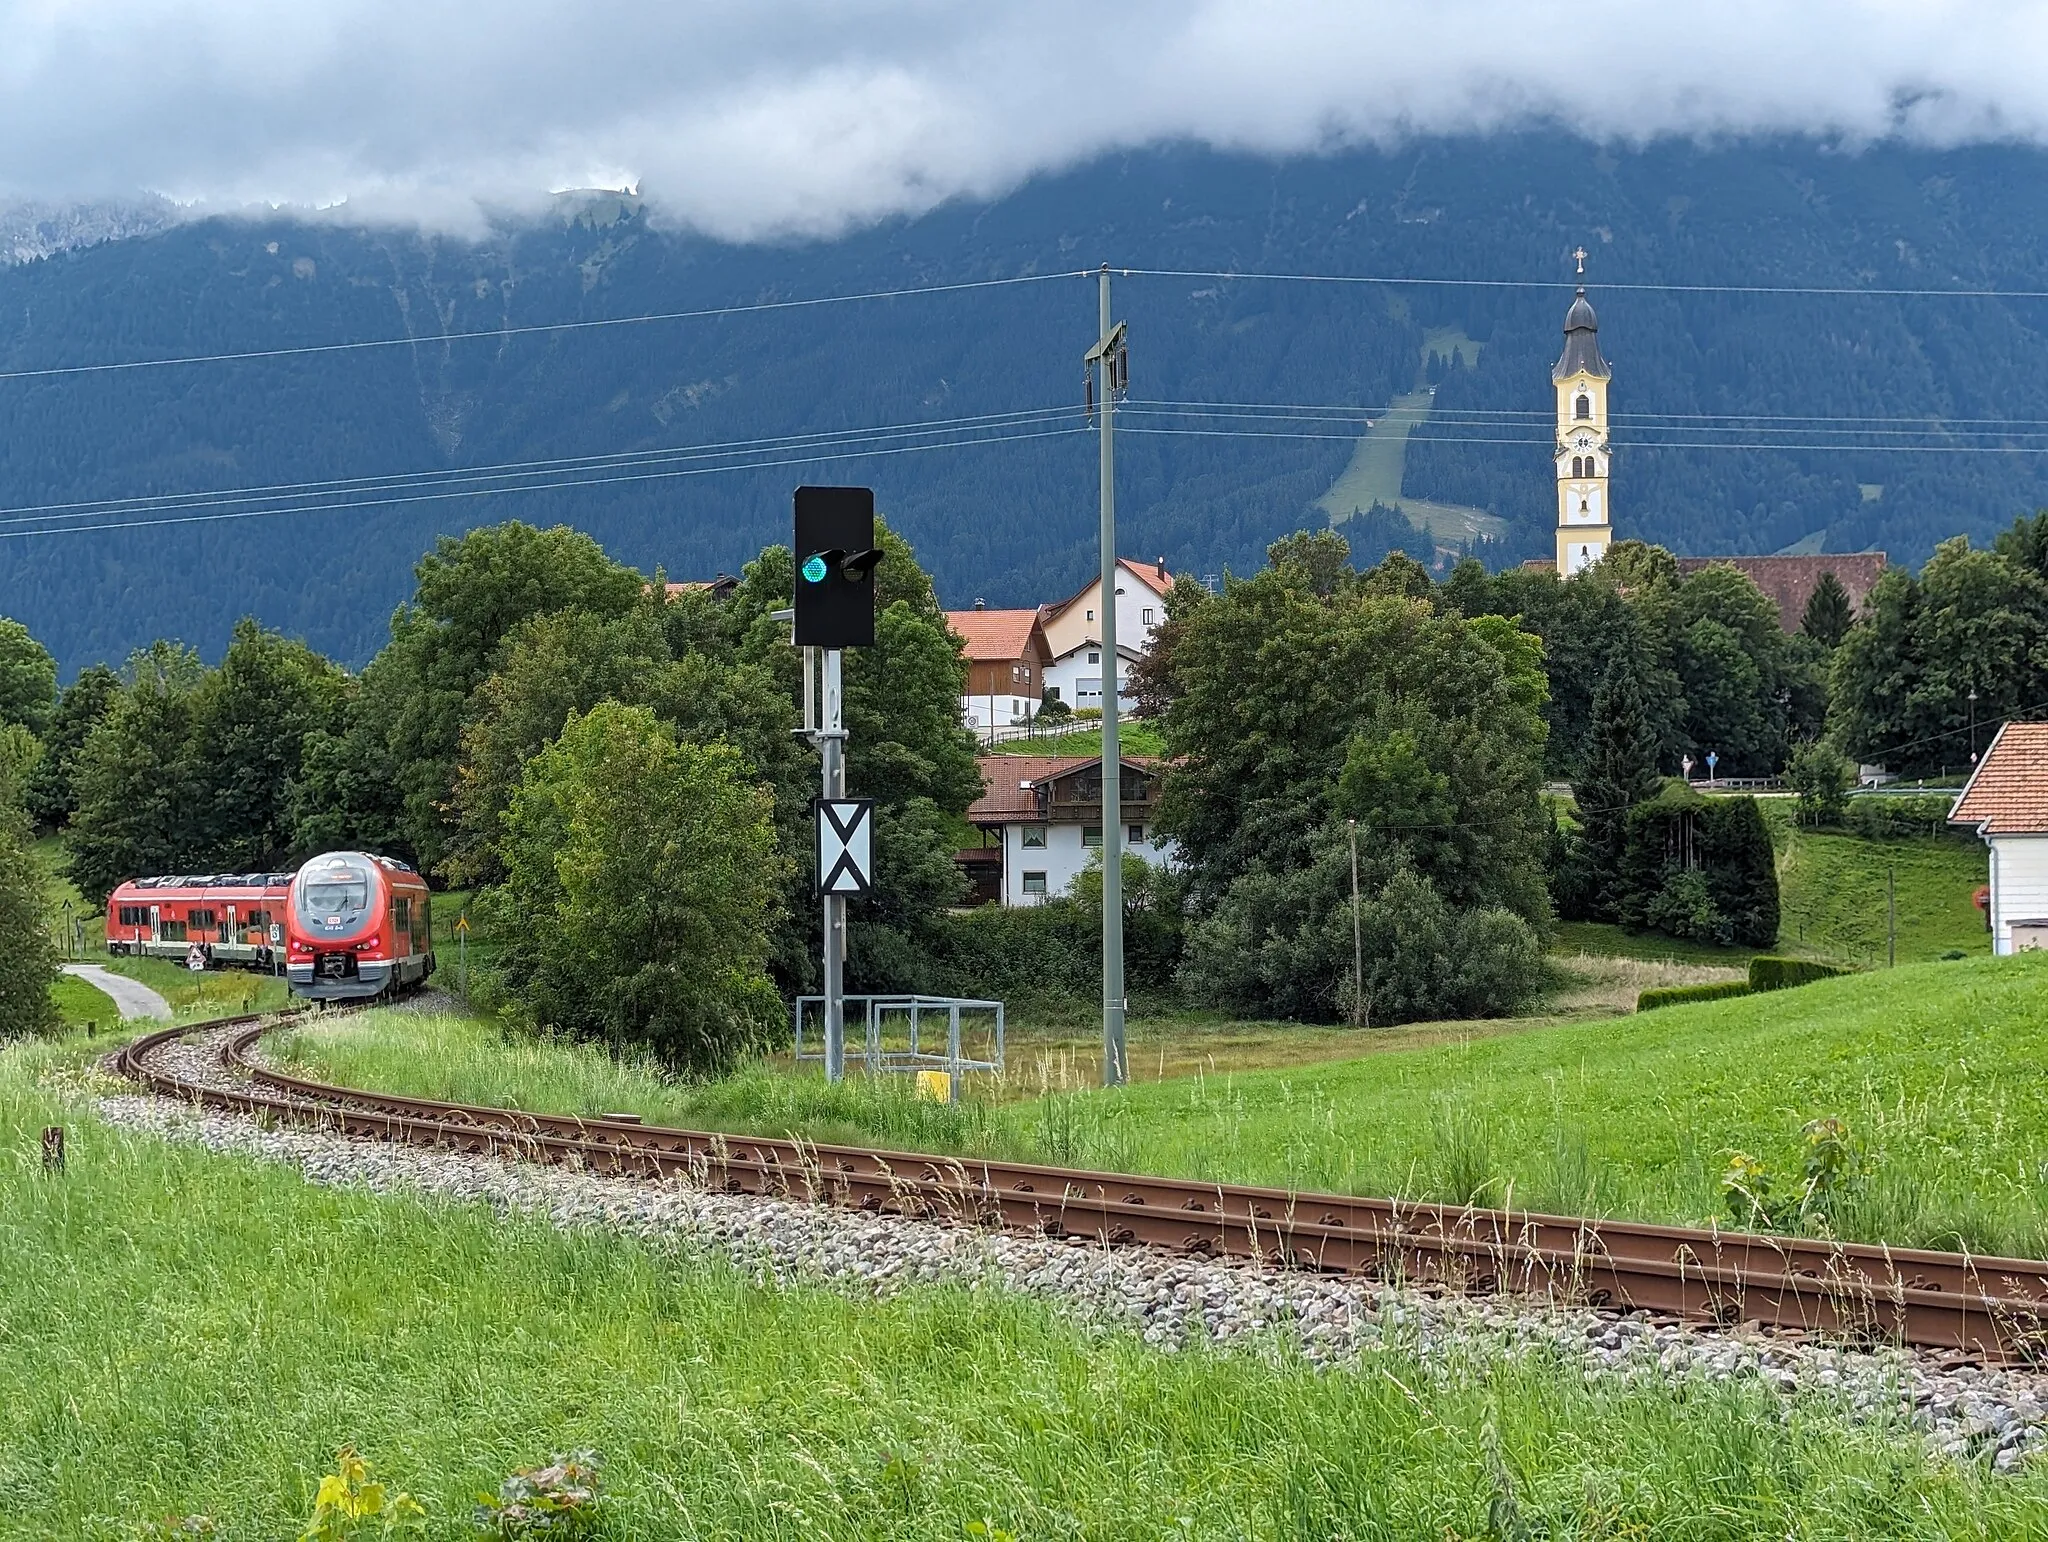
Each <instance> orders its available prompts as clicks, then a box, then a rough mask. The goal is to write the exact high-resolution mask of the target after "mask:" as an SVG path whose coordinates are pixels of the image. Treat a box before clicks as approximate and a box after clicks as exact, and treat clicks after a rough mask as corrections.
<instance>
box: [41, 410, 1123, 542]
mask: <svg viewBox="0 0 2048 1542" xmlns="http://www.w3.org/2000/svg"><path fill="white" fill-rule="evenodd" d="M1079 432H1083V430H1082V429H1081V428H1079V427H1078V426H1076V427H1074V428H1050V429H1033V430H1029V431H1026V432H1018V433H997V434H986V435H982V436H979V437H975V438H960V439H955V440H951V441H940V442H935V443H931V444H910V445H882V446H871V447H864V448H860V449H854V450H847V451H843V452H837V453H833V454H799V455H792V456H785V457H781V458H778V459H772V460H744V461H736V462H734V463H732V464H730V465H723V466H683V467H673V468H670V469H667V470H660V471H643V472H635V473H633V474H631V475H622V476H597V477H582V478H578V479H575V480H571V481H557V482H532V483H526V484H523V485H520V486H514V487H480V488H443V489H440V490H437V491H430V492H422V493H410V494H406V495H404V496H400V497H388V498H365V499H356V500H353V501H350V502H345V503H326V504H294V505H291V506H289V507H283V508H267V509H230V510H227V511H224V512H218V513H201V514H193V513H188V512H179V513H176V514H173V515H167V516H165V517H162V518H151V519H122V520H118V521H112V522H108V523H104V524H97V525H56V526H49V527H46V528H42V529H30V530H0V541H10V540H20V539H23V538H26V537H30V536H43V535H96V534H99V533H100V532H102V531H108V530H140V529H150V528H155V527H157V526H163V525H193V524H208V523H213V522H216V521H220V520H229V519H261V518H266V517H269V516H273V515H285V514H300V515H311V514H336V513H345V512H347V511H348V510H351V509H369V508H391V507H397V506H400V505H404V504H410V503H436V502H442V501H445V500H450V499H456V498H463V499H467V498H498V497H505V496H508V495H510V494H514V493H535V492H557V491H561V490H564V489H568V488H577V487H601V486H605V485H609V484H614V483H621V482H655V481H666V480H670V479H673V478H677V477H696V476H714V475H718V474H721V473H725V472H734V471H765V470H772V469H773V468H775V467H778V466H809V465H818V464H823V463H827V462H832V461H842V460H864V459H869V458H875V457H880V456H884V455H915V454H919V453H922V452H924V451H927V450H964V449H972V448H974V447H975V446H977V445H984V444H1008V443H1011V442H1014V441H1016V440H1020V439H1050V438H1054V437H1057V436H1060V435H1064V434H1072V433H1079Z"/></svg>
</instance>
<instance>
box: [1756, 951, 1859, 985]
mask: <svg viewBox="0 0 2048 1542" xmlns="http://www.w3.org/2000/svg"><path fill="white" fill-rule="evenodd" d="M1848 972H1849V971H1848V970H1846V969H1844V968H1842V967H1841V966H1840V965H1839V964H1822V963H1818V962H1816V961H1815V960H1813V959H1810V958H1776V957H1773V956H1772V955H1770V954H1768V953H1759V954H1758V955H1757V956H1756V957H1755V958H1753V959H1751V960H1750V961H1749V988H1750V989H1751V990H1753V991H1781V990H1787V989H1789V988H1790V987H1792V986H1794V985H1811V984H1812V983H1813V982H1814V981H1815V980H1827V979H1832V978H1833V977H1834V976H1836V975H1838V974H1847V973H1848Z"/></svg>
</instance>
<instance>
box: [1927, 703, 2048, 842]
mask: <svg viewBox="0 0 2048 1542" xmlns="http://www.w3.org/2000/svg"><path fill="white" fill-rule="evenodd" d="M1948 822H1949V823H1950V824H1952V825H1974V826H1978V827H1980V828H1982V830H1983V832H1984V833H1985V834H1986V835H2048V723H2007V724H2006V725H2005V726H2004V727H2002V728H2000V729H1999V730H1998V736H1997V737H1996V738H1994V739H1993V740H1992V741H1991V748H1990V749H1988V750H1986V751H1985V752H1984V758H1983V759H1982V760H1980V761H1978V762H1977V769H1976V770H1975V771H1973V772H1971V773H1970V780H1969V783H1968V784H1967V785H1966V786H1965V787H1964V788H1963V795H1962V796H1961V797H1960V798H1958V799H1956V806H1955V807H1954V808H1953V809H1951V810H1950V811H1949V816H1948Z"/></svg>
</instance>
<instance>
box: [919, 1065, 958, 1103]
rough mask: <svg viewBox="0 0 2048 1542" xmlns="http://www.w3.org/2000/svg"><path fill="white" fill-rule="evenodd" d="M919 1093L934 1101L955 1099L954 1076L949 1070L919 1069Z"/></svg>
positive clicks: (943, 1101)
mask: <svg viewBox="0 0 2048 1542" xmlns="http://www.w3.org/2000/svg"><path fill="white" fill-rule="evenodd" d="M917 1095H918V1096H919V1097H921V1098H924V1099H927V1100H928V1101H930V1102H933V1103H950V1102H952V1101H953V1077H952V1073H951V1072H948V1071H919V1072H918V1073H917Z"/></svg>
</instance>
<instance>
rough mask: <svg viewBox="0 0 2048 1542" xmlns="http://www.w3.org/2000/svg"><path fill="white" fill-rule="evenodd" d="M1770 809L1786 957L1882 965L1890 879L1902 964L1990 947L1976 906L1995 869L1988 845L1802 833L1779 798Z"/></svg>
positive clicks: (1940, 838)
mask: <svg viewBox="0 0 2048 1542" xmlns="http://www.w3.org/2000/svg"><path fill="white" fill-rule="evenodd" d="M1764 807H1765V809H1766V812H1767V816H1768V817H1769V820H1770V824H1771V842H1772V844H1773V845H1774V846H1775V847H1776V848H1777V853H1778V890H1779V897H1780V899H1779V908H1780V911H1781V914H1782V924H1781V927H1780V930H1779V940H1780V943H1781V945H1782V946H1784V947H1785V948H1786V949H1788V950H1789V951H1791V952H1794V953H1806V954H1812V955H1814V956H1816V957H1823V958H1834V959H1839V960H1841V961H1843V962H1845V963H1853V964H1856V965H1859V966H1861V967H1864V968H1874V967H1876V966H1878V965H1881V964H1883V963H1884V962H1885V936H1886V928H1887V924H1888V923H1887V909H1886V879H1887V874H1890V875H1891V876H1892V880H1893V882H1894V883H1895V885H1896V890H1897V896H1898V957H1899V962H1900V963H1902V964H1903V963H1915V962H1920V961H1923V960H1927V959H1937V958H1940V957H1941V956H1942V955H1943V954H1944V953H1948V952H1952V951H1959V952H1963V953H1969V954H1981V953H1989V952H1990V951H1991V934H1990V933H1989V932H1988V931H1986V930H1985V929H1984V916H1983V912H1981V911H1979V910H1978V909H1977V907H1976V906H1975V905H1973V904H1972V903H1971V902H1970V896H1971V895H1972V894H1973V893H1974V892H1975V891H1976V889H1977V888H1978V886H1979V885H1981V884H1982V883H1984V882H1985V881H1986V878H1987V875H1988V872H1989V868H1988V865H1987V861H1986V856H1985V848H1984V844H1983V842H1981V841H1977V840H1964V839H1962V838H1961V837H1949V836H1919V837H1915V838H1913V839H1909V840H1892V841H1872V840H1865V839H1863V838H1862V837H1860V836H1855V835H1845V834H1841V833H1839V832H1834V831H1819V830H1803V829H1800V828H1799V827H1797V826H1796V825H1794V824H1793V823H1792V820H1791V810H1790V807H1789V805H1788V804H1787V803H1785V802H1784V801H1783V800H1766V802H1765V804H1764Z"/></svg>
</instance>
